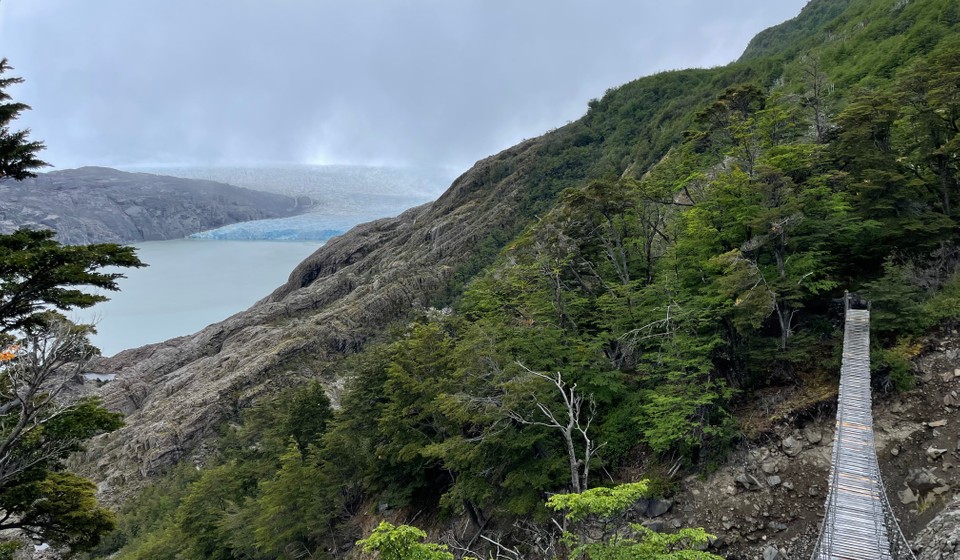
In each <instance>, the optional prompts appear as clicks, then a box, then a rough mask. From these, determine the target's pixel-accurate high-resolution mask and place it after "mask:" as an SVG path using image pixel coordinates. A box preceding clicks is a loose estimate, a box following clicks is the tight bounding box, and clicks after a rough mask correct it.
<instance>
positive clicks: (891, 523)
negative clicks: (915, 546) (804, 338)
mask: <svg viewBox="0 0 960 560" xmlns="http://www.w3.org/2000/svg"><path fill="white" fill-rule="evenodd" d="M890 531H893V532H894V534H893V535H890V534H889V532H890ZM891 538H892V539H893V541H894V542H893V543H891ZM891 544H893V545H894V546H893V547H891ZM904 549H906V552H903V550H904ZM893 551H896V554H895V553H894V552H893ZM912 557H913V554H912V553H911V552H910V549H909V546H906V542H905V541H904V540H903V536H902V535H901V534H900V531H899V528H897V526H896V521H895V520H894V519H893V516H892V512H891V510H890V506H889V504H888V503H887V498H886V495H885V494H884V488H883V481H882V480H881V478H880V467H879V465H878V464H877V454H876V449H875V447H874V439H873V413H872V410H871V393H870V312H869V311H867V310H862V309H848V310H847V315H846V325H845V329H844V338H843V365H842V366H841V370H840V398H839V402H838V404H837V426H836V434H835V437H834V441H833V463H832V466H831V468H830V493H829V495H828V497H827V503H826V517H825V519H824V523H823V529H822V531H821V534H820V540H819V542H818V543H817V549H816V550H815V551H814V554H813V558H814V560H834V559H836V560H887V559H891V560H892V559H894V558H898V559H899V558H912Z"/></svg>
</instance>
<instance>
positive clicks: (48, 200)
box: [0, 167, 310, 244]
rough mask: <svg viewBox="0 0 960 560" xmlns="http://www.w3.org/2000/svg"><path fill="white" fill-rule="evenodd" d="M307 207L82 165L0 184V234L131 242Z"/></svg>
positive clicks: (217, 186) (207, 184) (305, 202)
mask: <svg viewBox="0 0 960 560" xmlns="http://www.w3.org/2000/svg"><path fill="white" fill-rule="evenodd" d="M309 205H310V201H309V199H306V198H302V199H295V198H292V197H288V196H283V195H279V194H273V193H265V192H259V191H254V190H251V189H243V188H239V187H234V186H231V185H226V184H223V183H215V182H213V181H200V180H192V179H180V178H176V177H166V176H163V175H150V174H146V173H126V172H123V171H117V170H116V169H109V168H105V167H83V168H80V169H67V170H63V171H52V172H50V173H43V174H41V175H39V176H37V177H36V178H32V179H27V180H25V181H20V182H15V181H9V182H6V183H2V184H0V232H2V233H9V232H11V231H14V230H15V229H17V228H20V227H32V228H46V229H53V230H55V231H56V232H57V239H58V240H59V241H60V242H62V243H65V244H86V243H136V242H138V241H156V240H163V239H177V238H182V237H186V236H187V235H190V234H191V233H196V232H198V231H203V230H208V229H213V228H217V227H220V226H224V225H227V224H232V223H236V222H245V221H250V220H260V219H265V218H281V217H285V216H293V215H295V214H299V213H302V212H303V211H305V210H306V209H307V208H308V207H309Z"/></svg>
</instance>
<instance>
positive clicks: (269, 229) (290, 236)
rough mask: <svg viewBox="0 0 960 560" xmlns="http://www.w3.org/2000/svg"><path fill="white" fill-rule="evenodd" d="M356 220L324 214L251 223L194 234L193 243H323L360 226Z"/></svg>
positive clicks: (231, 225)
mask: <svg viewBox="0 0 960 560" xmlns="http://www.w3.org/2000/svg"><path fill="white" fill-rule="evenodd" d="M359 222H360V220H359V219H357V218H354V219H351V218H349V217H342V216H330V215H323V214H302V215H300V216H292V217H290V218H274V219H269V220H254V221H252V222H241V223H238V224H230V225H228V226H223V227H220V228H217V229H211V230H207V231H201V232H199V233H194V234H193V235H191V236H190V237H191V238H193V239H228V240H242V241H253V240H264V241H326V240H328V239H330V238H331V237H335V236H337V235H340V234H342V233H343V232H345V231H347V230H348V229H350V228H351V227H353V226H355V225H356V224H357V223H359Z"/></svg>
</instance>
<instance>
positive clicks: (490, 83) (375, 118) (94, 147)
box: [0, 0, 806, 168]
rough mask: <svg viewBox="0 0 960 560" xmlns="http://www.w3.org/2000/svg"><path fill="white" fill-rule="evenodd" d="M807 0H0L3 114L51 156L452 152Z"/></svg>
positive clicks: (762, 23) (443, 155)
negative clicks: (15, 104)
mask: <svg viewBox="0 0 960 560" xmlns="http://www.w3.org/2000/svg"><path fill="white" fill-rule="evenodd" d="M805 3H806V0H725V1H718V0H339V1H332V0H87V1H82V2H81V1H77V0H0V57H7V58H8V59H9V60H10V63H11V64H12V65H13V66H14V67H15V68H16V70H15V71H14V72H13V73H12V74H13V75H18V76H22V77H23V78H25V79H26V80H27V82H26V83H25V84H23V85H20V86H17V87H16V88H15V89H13V90H12V92H11V93H13V95H14V96H15V98H16V99H17V100H19V101H24V102H26V103H28V104H30V105H32V106H33V111H30V112H29V113H27V114H25V115H24V116H23V117H22V118H21V119H20V121H19V124H20V126H21V127H30V128H31V129H32V130H33V134H32V138H34V139H38V140H43V141H45V142H46V144H47V148H48V149H47V151H46V152H45V153H44V157H45V159H47V160H48V161H50V163H53V164H54V165H55V166H57V167H59V168H64V167H75V166H80V165H93V164H97V165H131V164H164V163H166V164H191V163H197V164H215V163H222V164H238V163H241V164H242V163H258V162H259V163H268V162H303V163H358V164H421V165H446V166H453V167H457V168H464V167H466V166H468V165H470V164H471V163H473V162H474V161H475V160H477V159H480V158H482V157H485V156H487V155H490V154H492V153H494V152H496V151H498V150H500V149H503V148H506V147H508V146H510V145H512V144H515V143H516V142H518V141H520V140H522V139H523V138H529V137H533V136H536V135H539V134H541V133H542V132H544V131H546V130H548V129H550V128H554V127H557V126H560V125H563V124H564V123H566V122H567V121H569V120H573V119H576V118H578V117H580V116H581V115H582V114H583V113H584V111H585V110H586V103H587V101H588V100H589V99H591V98H594V97H599V96H601V95H603V92H604V91H605V90H606V89H608V88H610V87H614V86H617V85H620V84H622V83H624V82H627V81H630V80H632V79H634V78H638V77H640V76H644V75H648V74H651V73H654V72H657V71H661V70H669V69H677V68H687V67H692V66H698V67H709V66H716V65H720V64H725V63H727V62H729V61H731V60H733V59H735V58H737V57H738V56H739V55H740V53H741V52H742V51H743V48H744V47H745V46H746V44H747V42H748V41H749V40H750V38H751V37H752V36H753V35H754V34H756V33H757V32H758V31H760V30H761V29H764V28H765V27H768V26H770V25H774V24H776V23H780V22H781V21H784V20H786V19H789V18H791V17H793V16H795V15H796V14H797V13H798V12H799V11H800V9H801V7H802V6H803V5H804V4H805Z"/></svg>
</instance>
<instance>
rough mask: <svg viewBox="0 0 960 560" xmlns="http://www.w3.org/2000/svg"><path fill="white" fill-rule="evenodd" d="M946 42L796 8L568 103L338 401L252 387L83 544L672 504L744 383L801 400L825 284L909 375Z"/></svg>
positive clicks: (957, 108)
mask: <svg viewBox="0 0 960 560" xmlns="http://www.w3.org/2000/svg"><path fill="white" fill-rule="evenodd" d="M958 32H960V4H958V3H956V2H954V1H950V0H849V1H845V2H839V1H837V0H813V1H812V2H810V3H809V4H808V6H807V7H806V8H805V9H804V11H803V13H801V14H800V16H798V17H797V18H796V19H794V20H791V21H790V22H787V23H784V24H782V25H780V26H778V27H775V28H772V29H770V30H767V31H765V32H763V33H761V34H760V35H758V37H757V38H756V39H754V41H752V42H751V44H750V46H749V48H748V49H747V51H746V52H745V53H744V55H743V57H742V58H741V59H740V60H739V61H737V62H735V63H732V64H730V65H728V66H725V67H722V68H716V69H710V70H683V71H677V72H667V73H662V74H658V75H655V76H651V77H647V78H642V79H640V80H637V81H634V82H631V83H629V84H626V85H623V86H621V87H618V88H615V89H612V90H610V91H608V92H607V94H606V95H605V96H604V97H603V98H602V99H599V100H594V101H591V102H590V104H589V110H588V111H587V114H586V115H585V116H584V117H583V118H582V119H581V120H579V121H577V122H575V123H571V124H569V125H567V126H565V127H563V128H561V129H559V130H556V131H554V132H552V133H550V134H547V135H546V136H544V137H543V138H541V139H539V140H538V141H537V142H536V143H535V144H533V145H531V146H533V149H535V150H536V151H535V153H534V154H533V156H532V157H530V156H529V155H527V156H525V159H523V160H522V162H523V165H524V167H523V169H522V170H521V169H520V168H519V167H514V166H513V165H514V162H519V161H521V160H520V159H510V158H509V157H504V158H502V159H500V160H497V162H496V163H495V164H492V165H491V166H490V167H489V168H488V169H489V170H490V171H489V173H490V175H491V177H489V181H497V180H499V179H501V178H503V177H507V176H510V175H512V174H514V173H518V172H520V171H522V174H523V177H524V181H525V186H524V189H523V190H522V192H521V193H520V194H519V196H518V197H517V199H516V200H512V201H511V204H513V205H515V207H516V208H518V209H519V210H518V212H517V214H516V216H517V218H516V219H514V220H510V221H509V222H507V223H503V224H501V227H499V228H497V229H494V230H491V232H490V233H489V234H487V237H486V239H484V240H482V242H480V243H479V246H480V247H482V249H481V250H478V251H476V252H475V253H473V254H472V255H470V258H469V260H467V261H466V262H464V263H463V264H462V265H461V266H459V267H458V268H457V270H455V271H453V272H451V274H450V275H449V278H448V281H447V283H446V284H445V285H444V287H443V289H442V290H438V291H437V292H436V294H435V295H434V297H433V303H434V305H435V307H434V308H430V309H424V310H422V312H420V313H417V314H415V316H408V317H404V320H403V321H401V322H398V323H397V324H396V325H395V326H394V327H392V328H391V329H389V330H387V331H386V332H383V333H381V334H380V335H378V336H377V337H376V338H375V339H372V340H365V341H364V344H362V351H359V352H355V353H352V354H351V355H349V356H348V357H347V358H346V359H343V360H340V361H339V362H337V363H336V364H335V365H333V366H331V367H332V368H333V371H329V370H328V371H325V372H324V373H325V374H326V375H328V376H331V375H332V374H335V377H336V378H338V379H346V380H347V383H346V390H345V392H344V393H343V394H342V396H341V397H340V399H339V405H340V407H339V409H338V410H337V411H333V410H332V408H331V406H330V403H329V401H328V398H327V392H326V391H325V390H324V388H323V387H322V386H321V385H320V384H318V383H312V384H309V385H308V386H306V387H301V388H291V389H286V390H285V391H284V392H282V393H281V394H278V395H275V396H273V397H269V398H264V399H261V400H260V401H259V402H257V403H256V404H255V405H254V406H252V407H250V408H247V409H246V410H244V411H243V412H242V414H240V415H239V416H238V417H237V418H236V419H235V420H236V422H235V423H234V424H232V425H230V426H229V427H224V428H223V431H222V436H221V437H220V438H219V441H218V444H217V451H216V452H215V453H213V454H211V455H210V456H208V457H207V459H206V461H207V462H206V464H205V465H204V468H202V469H195V468H194V467H193V466H192V465H187V466H181V467H179V468H176V469H173V470H172V471H171V472H170V473H169V474H168V475H167V476H166V477H164V478H163V479H162V480H160V481H158V482H157V483H156V484H155V485H154V486H152V487H151V488H149V489H147V490H146V491H145V492H144V493H143V494H142V495H141V496H140V497H139V498H138V499H136V500H134V501H132V502H131V503H130V504H128V505H127V506H126V508H125V510H124V513H123V515H122V517H121V528H120V530H119V531H118V532H117V533H115V534H114V535H113V538H112V539H111V540H110V542H109V543H107V545H105V546H104V547H103V549H102V550H101V552H102V553H103V554H107V553H112V552H115V551H118V550H119V555H118V558H131V559H132V558H143V559H147V558H151V559H156V558H171V559H173V558H197V559H200V558H212V559H217V558H302V557H313V558H323V557H330V556H336V557H342V556H344V555H345V554H347V552H348V551H349V550H351V547H350V543H352V542H353V541H354V540H356V539H357V538H359V537H361V536H362V535H361V532H362V531H361V530H360V528H359V527H358V526H357V524H356V521H357V519H358V518H359V516H358V514H359V513H363V512H368V513H369V512H370V511H371V509H374V508H376V509H378V510H379V511H380V512H383V511H388V512H404V515H403V516H402V520H407V519H408V518H409V519H413V520H414V521H416V519H417V518H418V517H420V518H421V519H430V520H431V522H436V521H437V520H438V519H439V520H444V519H450V518H452V517H454V516H460V515H463V516H465V517H466V518H468V519H469V520H470V521H471V523H472V526H473V529H472V530H471V531H470V534H473V533H475V532H477V531H478V530H482V529H483V528H485V527H490V526H496V525H498V523H499V524H500V525H499V526H509V523H508V522H507V521H508V520H516V519H519V520H522V523H520V524H518V525H517V526H526V525H523V523H526V524H529V526H538V525H539V526H540V527H541V530H542V531H544V532H545V533H548V532H549V530H550V524H549V523H548V522H547V521H546V519H547V517H548V515H549V514H548V511H547V510H546V509H545V508H544V505H543V503H544V501H545V497H546V496H547V495H549V494H551V493H555V492H569V491H574V492H579V491H583V490H586V489H587V488H590V487H594V486H602V485H606V484H609V483H610V482H611V481H612V480H617V481H627V480H630V479H632V478H634V477H635V476H636V475H637V474H638V473H640V474H641V475H642V477H643V478H646V479H650V484H649V487H648V489H649V492H650V493H653V494H662V493H664V492H669V491H670V486H671V484H673V482H672V480H674V479H673V478H671V476H672V475H673V474H674V473H676V472H678V471H684V472H692V471H698V470H699V471H705V470H709V469H710V468H712V466H715V465H716V464H717V463H718V462H720V461H722V460H723V459H724V457H725V455H726V453H727V452H728V451H729V450H730V449H731V448H732V446H733V445H734V444H735V443H736V442H737V441H738V440H740V439H741V438H743V437H750V436H752V435H756V433H755V432H756V431H758V430H759V431H762V430H763V429H764V427H763V426H755V425H747V423H746V422H744V419H743V417H741V416H740V415H739V414H738V411H741V410H744V409H748V408H749V406H750V404H751V395H752V394H753V392H754V391H757V390H759V389H764V388H769V387H777V386H784V385H791V386H794V385H798V386H801V387H805V388H808V389H809V391H808V392H809V394H810V395H818V396H817V397H815V398H818V399H821V400H822V399H823V398H824V397H823V394H822V393H823V392H822V390H821V389H822V388H823V387H824V386H829V385H830V384H832V383H833V382H834V380H835V375H836V371H837V370H838V364H839V348H840V344H841V339H840V335H841V332H840V321H839V313H838V310H837V303H836V302H837V301H838V299H839V298H840V297H841V296H842V295H843V292H844V290H845V289H849V290H850V291H856V292H859V293H861V294H862V295H863V296H864V297H866V298H868V299H870V300H871V301H872V302H873V307H874V309H875V313H874V319H875V320H874V328H875V336H874V340H876V341H877V344H878V348H877V350H876V352H875V356H876V357H877V358H878V359H875V360H874V362H875V367H876V370H877V375H876V376H875V378H876V380H877V384H878V386H879V387H880V388H882V389H884V390H896V389H898V388H900V389H902V388H906V387H909V386H910V384H911V378H910V374H909V367H908V366H909V362H908V360H909V358H910V357H911V356H912V353H913V352H915V351H916V350H915V348H916V344H915V342H916V340H917V337H918V336H920V335H922V334H923V333H925V332H926V331H928V330H929V329H931V328H933V327H935V326H937V325H939V324H941V323H943V322H945V321H946V322H949V321H955V320H956V317H958V316H960V276H958V275H957V265H958V263H960V249H958V248H957V245H956V237H957V221H956V220H957V216H958V213H960V209H958V207H960V33H958ZM521 151H523V153H524V154H527V153H528V151H529V150H521ZM518 158H519V156H518ZM517 165H519V163H517ZM458 193H459V191H457V190H456V185H455V187H454V189H452V190H451V191H450V192H449V193H448V194H447V195H445V198H446V199H447V201H448V202H449V200H451V197H456V196H458V195H459V194H458ZM441 200H443V199H441ZM827 396H828V397H829V392H828V394H827ZM811 398H814V397H811ZM811 402H812V401H811ZM805 404H806V405H809V404H810V402H806V403H804V402H798V403H795V405H796V407H797V409H798V410H799V409H802V407H803V406H804V405H805ZM784 412H785V413H788V412H790V411H789V410H787V411H784ZM378 506H379V508H378ZM407 514H408V515H407ZM421 516H422V517H421ZM368 529H369V528H368ZM504 538H505V539H507V540H505V541H504V542H505V544H508V545H509V546H511V547H518V548H519V549H522V550H523V551H524V554H525V555H526V556H525V557H528V558H536V557H538V556H539V555H540V553H538V552H537V550H536V548H535V547H534V546H533V545H532V544H531V542H532V541H529V540H524V535H523V534H517V533H514V534H512V535H507V536H505V537H504ZM524 547H526V548H524Z"/></svg>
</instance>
